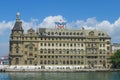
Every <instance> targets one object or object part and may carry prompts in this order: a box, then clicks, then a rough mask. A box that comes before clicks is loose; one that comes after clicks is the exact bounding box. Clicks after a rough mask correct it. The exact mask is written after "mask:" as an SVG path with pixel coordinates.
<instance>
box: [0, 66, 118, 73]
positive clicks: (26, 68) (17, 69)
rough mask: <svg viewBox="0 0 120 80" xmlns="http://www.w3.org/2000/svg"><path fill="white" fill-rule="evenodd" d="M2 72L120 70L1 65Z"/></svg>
mask: <svg viewBox="0 0 120 80" xmlns="http://www.w3.org/2000/svg"><path fill="white" fill-rule="evenodd" d="M0 71H1V72H90V71H98V72H100V71H120V69H106V68H95V69H93V68H92V69H87V68H86V69H85V68H81V69H60V68H59V69H56V68H51V69H41V67H39V66H8V65H0Z"/></svg>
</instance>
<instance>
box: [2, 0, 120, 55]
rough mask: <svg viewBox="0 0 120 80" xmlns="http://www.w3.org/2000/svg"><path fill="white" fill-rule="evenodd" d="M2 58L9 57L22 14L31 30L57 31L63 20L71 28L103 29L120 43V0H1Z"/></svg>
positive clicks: (115, 41) (25, 23)
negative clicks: (14, 32) (18, 13)
mask: <svg viewBox="0 0 120 80" xmlns="http://www.w3.org/2000/svg"><path fill="white" fill-rule="evenodd" d="M0 10H1V11H0V49H1V50H0V56H6V55H8V54H9V40H10V33H11V29H12V28H13V26H14V24H15V20H16V13H17V12H20V18H21V20H22V22H23V28H24V30H25V32H26V31H27V30H28V29H29V28H33V29H35V30H36V29H37V28H39V27H45V28H54V27H55V26H54V22H56V21H59V20H63V21H65V22H66V23H67V24H66V26H67V28H70V29H81V28H82V27H84V28H85V29H100V30H104V31H105V32H107V33H108V35H109V36H110V37H111V41H112V43H120V0H0Z"/></svg>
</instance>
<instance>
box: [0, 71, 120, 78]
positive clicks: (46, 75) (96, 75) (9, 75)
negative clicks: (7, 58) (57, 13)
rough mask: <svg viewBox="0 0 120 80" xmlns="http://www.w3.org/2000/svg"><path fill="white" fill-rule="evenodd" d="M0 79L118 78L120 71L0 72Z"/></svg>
mask: <svg viewBox="0 0 120 80" xmlns="http://www.w3.org/2000/svg"><path fill="white" fill-rule="evenodd" d="M0 80H120V72H79V73H78V72H77V73H60V72H59V73H57V72H54V73H53V72H39V73H38V72H37V73H18V72H17V73H15V72H12V73H0Z"/></svg>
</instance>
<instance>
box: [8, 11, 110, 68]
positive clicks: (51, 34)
mask: <svg viewBox="0 0 120 80" xmlns="http://www.w3.org/2000/svg"><path fill="white" fill-rule="evenodd" d="M16 17H17V18H16V23H15V25H14V27H13V29H12V30H11V35H10V54H9V56H10V65H26V66H27V65H32V66H33V65H39V66H41V68H45V67H46V66H48V67H49V68H51V67H52V66H56V67H58V66H63V68H64V66H65V67H66V68H70V67H71V66H78V67H79V68H81V67H84V68H85V67H87V68H88V67H89V68H93V67H94V68H95V67H109V62H108V57H109V54H110V52H111V38H110V36H109V35H108V34H107V33H106V32H104V31H101V30H96V29H94V30H89V29H84V28H83V29H80V30H72V29H66V28H63V29H57V28H55V29H47V28H39V29H37V30H36V31H35V30H34V29H32V28H31V29H29V30H28V31H27V33H24V30H23V28H22V21H21V20H20V14H19V13H17V15H16ZM58 68H59V67H58Z"/></svg>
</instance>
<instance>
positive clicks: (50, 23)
mask: <svg viewBox="0 0 120 80" xmlns="http://www.w3.org/2000/svg"><path fill="white" fill-rule="evenodd" d="M60 20H62V21H64V22H66V20H65V18H63V17H62V16H61V15H58V16H48V17H46V18H45V19H44V20H43V22H42V23H40V24H39V27H42V28H55V22H58V21H60Z"/></svg>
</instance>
